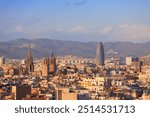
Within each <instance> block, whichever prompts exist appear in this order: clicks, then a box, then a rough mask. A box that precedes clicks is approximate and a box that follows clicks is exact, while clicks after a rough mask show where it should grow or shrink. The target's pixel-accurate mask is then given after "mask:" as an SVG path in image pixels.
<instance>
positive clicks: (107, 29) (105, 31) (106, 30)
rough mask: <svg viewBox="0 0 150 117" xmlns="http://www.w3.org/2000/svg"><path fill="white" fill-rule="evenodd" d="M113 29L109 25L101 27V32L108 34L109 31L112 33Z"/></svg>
mask: <svg viewBox="0 0 150 117" xmlns="http://www.w3.org/2000/svg"><path fill="white" fill-rule="evenodd" d="M112 29H113V28H112V27H111V26H107V27H104V28H102V29H100V33H101V34H107V33H110V32H111V31H112Z"/></svg>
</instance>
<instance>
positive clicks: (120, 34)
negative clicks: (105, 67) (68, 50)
mask: <svg viewBox="0 0 150 117" xmlns="http://www.w3.org/2000/svg"><path fill="white" fill-rule="evenodd" d="M17 38H29V39H36V38H50V39H59V40H78V41H98V40H101V41H132V42H146V41H150V0H0V41H5V40H12V39H17Z"/></svg>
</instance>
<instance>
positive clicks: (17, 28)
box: [15, 25, 24, 32]
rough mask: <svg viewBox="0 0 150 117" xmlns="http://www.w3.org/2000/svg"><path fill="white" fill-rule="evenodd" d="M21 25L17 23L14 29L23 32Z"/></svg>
mask: <svg viewBox="0 0 150 117" xmlns="http://www.w3.org/2000/svg"><path fill="white" fill-rule="evenodd" d="M23 30H24V29H23V27H22V26H21V25H17V26H16V27H15V31H16V32H23Z"/></svg>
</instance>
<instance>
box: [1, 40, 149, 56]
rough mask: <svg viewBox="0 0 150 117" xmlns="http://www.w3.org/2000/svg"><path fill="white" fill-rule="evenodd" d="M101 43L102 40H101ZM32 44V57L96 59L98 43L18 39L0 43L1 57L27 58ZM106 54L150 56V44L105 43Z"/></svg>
mask: <svg viewBox="0 0 150 117" xmlns="http://www.w3.org/2000/svg"><path fill="white" fill-rule="evenodd" d="M100 41H101V40H100ZM28 44H31V48H32V55H33V56H34V57H36V58H42V57H47V56H50V55H51V53H52V52H54V54H55V55H56V56H59V55H61V56H64V55H74V56H79V57H92V58H94V57H95V51H96V42H79V41H63V40H52V39H34V40H29V39H23V38H22V39H16V40H11V41H8V42H0V56H5V57H8V58H26V56H27V47H28ZM104 49H105V52H107V51H109V50H114V51H116V52H118V54H119V56H121V57H125V56H128V55H134V56H144V55H149V54H150V42H147V43H131V42H105V43H104Z"/></svg>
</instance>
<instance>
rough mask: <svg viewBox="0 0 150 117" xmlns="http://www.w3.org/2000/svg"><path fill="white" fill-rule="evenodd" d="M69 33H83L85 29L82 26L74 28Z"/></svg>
mask: <svg viewBox="0 0 150 117" xmlns="http://www.w3.org/2000/svg"><path fill="white" fill-rule="evenodd" d="M71 32H85V29H84V28H83V27H82V26H79V25H78V26H75V27H73V28H72V29H71Z"/></svg>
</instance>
